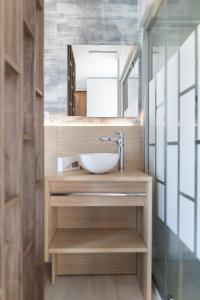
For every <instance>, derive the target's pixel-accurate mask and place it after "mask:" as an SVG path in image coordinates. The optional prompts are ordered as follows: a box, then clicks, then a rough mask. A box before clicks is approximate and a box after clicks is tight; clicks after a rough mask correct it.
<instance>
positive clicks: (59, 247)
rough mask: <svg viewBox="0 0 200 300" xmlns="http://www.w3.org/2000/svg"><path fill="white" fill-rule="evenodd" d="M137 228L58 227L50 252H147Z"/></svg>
mask: <svg viewBox="0 0 200 300" xmlns="http://www.w3.org/2000/svg"><path fill="white" fill-rule="evenodd" d="M145 252H147V248H146V246H145V243H144V241H143V239H142V237H141V235H140V234H139V232H138V231H137V230H136V229H111V228H106V229H102V228H100V229H99V228H95V229H92V228H90V229H57V230H56V233H55V235H54V237H53V239H52V242H51V244H50V247H49V253H51V254H53V253H57V254H61V253H62V254H64V253H65V254H66V253H145Z"/></svg>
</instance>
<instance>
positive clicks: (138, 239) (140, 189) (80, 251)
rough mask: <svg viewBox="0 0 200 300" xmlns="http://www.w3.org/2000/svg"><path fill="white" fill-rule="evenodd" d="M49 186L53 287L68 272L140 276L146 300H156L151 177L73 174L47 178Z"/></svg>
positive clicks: (47, 228)
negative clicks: (60, 276)
mask: <svg viewBox="0 0 200 300" xmlns="http://www.w3.org/2000/svg"><path fill="white" fill-rule="evenodd" d="M45 186H46V187H45V189H46V196H45V261H46V262H48V261H49V260H50V259H51V261H52V283H53V284H54V283H55V280H56V275H64V274H71V275H72V274H73V275H76V274H79V275H80V274H135V276H137V278H138V284H139V285H140V288H141V290H142V294H143V298H141V299H144V300H150V299H151V243H152V242H151V234H152V179H151V177H149V176H148V175H146V174H143V173H141V172H132V173H128V174H126V173H124V174H120V173H115V174H106V175H89V174H86V173H84V172H70V173H69V172H68V173H66V174H65V175H60V176H57V175H55V176H49V177H47V178H46V183H45ZM133 299H135V298H133ZM130 300H131V299H130ZM137 300H140V299H137Z"/></svg>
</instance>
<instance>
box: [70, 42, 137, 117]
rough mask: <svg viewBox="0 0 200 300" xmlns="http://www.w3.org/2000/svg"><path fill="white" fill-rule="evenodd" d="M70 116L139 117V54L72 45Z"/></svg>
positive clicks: (118, 48)
mask: <svg viewBox="0 0 200 300" xmlns="http://www.w3.org/2000/svg"><path fill="white" fill-rule="evenodd" d="M67 115H68V116H83V117H138V116H139V115H140V58H139V50H138V49H137V48H136V47H133V46H124V45H118V46H115V45H68V46H67Z"/></svg>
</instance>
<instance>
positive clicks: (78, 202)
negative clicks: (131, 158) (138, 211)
mask: <svg viewBox="0 0 200 300" xmlns="http://www.w3.org/2000/svg"><path fill="white" fill-rule="evenodd" d="M50 203H51V206H52V207H77V206H80V207H84V206H89V207H96V206H104V207H110V206H114V207H119V206H120V207H124V206H130V207H135V206H144V203H145V197H138V196H126V197H121V196H117V197H115V196H107V197H106V196H73V195H72V196H51V197H50Z"/></svg>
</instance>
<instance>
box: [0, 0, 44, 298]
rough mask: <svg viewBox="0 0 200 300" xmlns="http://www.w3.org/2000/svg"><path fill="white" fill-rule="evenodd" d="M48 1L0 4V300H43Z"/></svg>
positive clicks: (13, 0)
mask: <svg viewBox="0 0 200 300" xmlns="http://www.w3.org/2000/svg"><path fill="white" fill-rule="evenodd" d="M43 19H44V18H43V1H42V0H24V1H21V0H1V1H0V225H1V226H0V299H1V300H43V299H44V269H43V253H44V250H43V248H44V245H43V240H44V238H43V227H44V226H43V223H44V220H43V213H44V208H43V197H44V196H43V194H44V187H43V182H44V180H43V177H44V167H43V165H44V162H43V160H44V159H43V157H44V153H43V152H44V147H43V144H44V142H43V140H44V133H43V131H44V129H43V39H44V37H43V21H44V20H43Z"/></svg>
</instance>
